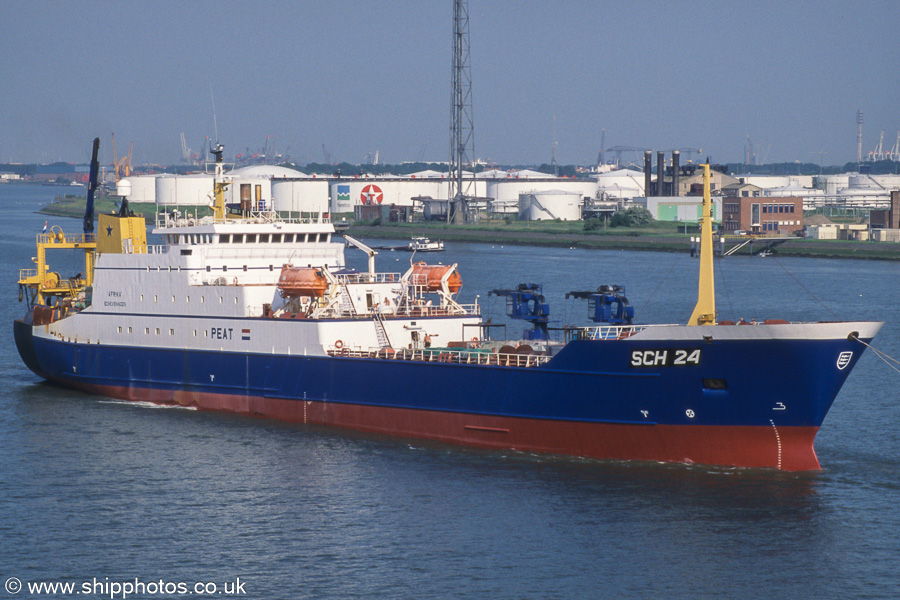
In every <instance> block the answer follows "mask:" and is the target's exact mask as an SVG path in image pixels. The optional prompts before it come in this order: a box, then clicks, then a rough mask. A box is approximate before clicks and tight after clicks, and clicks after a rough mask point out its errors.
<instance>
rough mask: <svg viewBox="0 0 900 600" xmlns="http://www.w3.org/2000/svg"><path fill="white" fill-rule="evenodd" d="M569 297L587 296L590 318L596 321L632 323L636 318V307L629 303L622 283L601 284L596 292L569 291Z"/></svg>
mask: <svg viewBox="0 0 900 600" xmlns="http://www.w3.org/2000/svg"><path fill="white" fill-rule="evenodd" d="M568 298H582V299H584V298H587V301H588V318H589V319H590V320H591V321H593V322H594V323H609V324H611V325H623V324H624V325H631V320H632V319H634V307H633V306H629V305H628V298H626V297H625V287H624V286H621V285H601V286H600V287H598V288H597V291H596V292H568V293H567V294H566V299H568Z"/></svg>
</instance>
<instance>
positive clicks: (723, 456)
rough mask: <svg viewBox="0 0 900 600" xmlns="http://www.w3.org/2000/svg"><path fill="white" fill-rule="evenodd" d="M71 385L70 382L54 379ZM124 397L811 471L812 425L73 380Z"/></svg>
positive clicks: (488, 444)
mask: <svg viewBox="0 0 900 600" xmlns="http://www.w3.org/2000/svg"><path fill="white" fill-rule="evenodd" d="M60 383H63V384H65V385H68V386H72V385H73V382H71V381H65V382H60ZM76 387H79V388H80V389H83V390H85V391H87V392H91V393H95V394H101V395H105V396H111V397H113V398H120V399H123V400H132V401H141V402H152V403H156V404H168V405H178V406H185V407H193V408H197V409H200V410H210V411H220V412H229V413H236V414H241V415H247V416H254V417H263V418H271V419H277V420H280V421H286V422H292V423H306V424H311V425H325V426H330V427H342V428H347V429H353V430H357V431H363V432H372V433H382V434H387V435H393V436H399V437H407V438H423V439H431V440H438V441H442V442H448V443H453V444H462V445H466V446H474V447H478V448H490V449H510V450H518V451H524V452H540V453H550V454H563V455H569V456H579V457H587V458H597V459H608V460H643V461H657V462H675V463H698V464H709V465H724V466H737V467H770V468H776V469H782V470H786V471H812V470H818V469H819V468H820V466H819V460H818V458H817V457H816V452H815V450H814V449H813V441H814V439H815V437H816V433H817V431H818V427H775V426H774V425H770V426H764V427H754V426H709V425H690V426H684V425H629V424H611V423H587V422H577V421H553V420H538V419H525V418H515V417H494V416H486V415H476V414H468V413H452V412H437V411H427V410H413V409H402V408H385V407H378V406H366V405H360V404H342V403H330V402H318V401H307V400H303V401H299V400H283V399H276V398H265V397H258V396H250V397H248V396H232V395H223V394H209V393H199V392H183V391H170V390H151V389H138V388H125V387H112V386H94V385H90V386H85V385H76Z"/></svg>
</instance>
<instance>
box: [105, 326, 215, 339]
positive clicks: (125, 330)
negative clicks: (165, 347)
mask: <svg viewBox="0 0 900 600" xmlns="http://www.w3.org/2000/svg"><path fill="white" fill-rule="evenodd" d="M116 329H117V331H118V333H129V334H133V333H134V328H133V327H122V326H121V325H120V326H119V327H117V328H116ZM151 331H152V332H153V335H162V330H161V329H160V328H159V327H155V328H153V329H151V328H149V327H144V335H150V334H151ZM169 335H175V330H174V329H169ZM197 335H198V331H197V330H196V329H194V337H197ZM203 337H209V330H207V329H204V330H203Z"/></svg>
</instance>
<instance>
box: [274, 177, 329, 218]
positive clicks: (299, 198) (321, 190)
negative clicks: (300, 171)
mask: <svg viewBox="0 0 900 600" xmlns="http://www.w3.org/2000/svg"><path fill="white" fill-rule="evenodd" d="M328 190H329V188H328V180H327V179H322V178H312V177H308V178H302V179H300V178H294V179H273V180H272V202H273V207H274V209H275V210H276V211H278V212H305V213H326V212H328Z"/></svg>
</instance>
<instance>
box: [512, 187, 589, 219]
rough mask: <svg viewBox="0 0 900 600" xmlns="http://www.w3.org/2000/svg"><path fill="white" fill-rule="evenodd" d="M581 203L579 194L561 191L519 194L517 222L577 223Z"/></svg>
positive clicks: (581, 197) (581, 198) (582, 198)
mask: <svg viewBox="0 0 900 600" xmlns="http://www.w3.org/2000/svg"><path fill="white" fill-rule="evenodd" d="M583 201H584V197H583V196H582V195H581V194H579V193H577V192H565V191H561V190H552V191H545V192H531V193H525V194H519V220H522V221H552V220H555V219H559V220H561V221H577V220H579V219H581V206H582V203H583Z"/></svg>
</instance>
